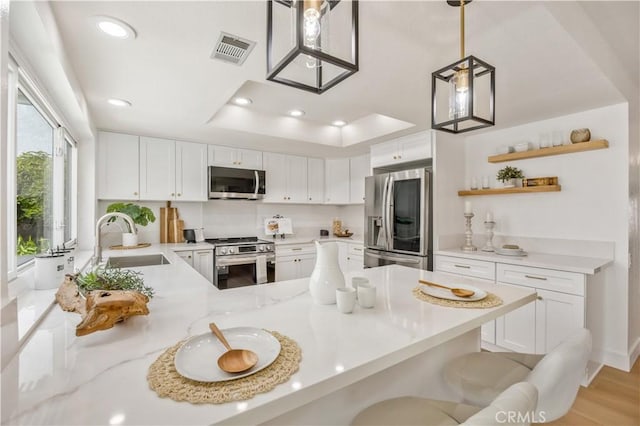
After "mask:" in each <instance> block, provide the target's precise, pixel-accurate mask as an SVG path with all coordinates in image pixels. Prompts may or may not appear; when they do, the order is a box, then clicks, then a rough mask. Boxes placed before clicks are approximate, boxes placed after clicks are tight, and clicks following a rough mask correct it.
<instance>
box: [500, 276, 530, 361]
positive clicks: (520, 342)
mask: <svg viewBox="0 0 640 426" xmlns="http://www.w3.org/2000/svg"><path fill="white" fill-rule="evenodd" d="M498 285H502V286H510V287H518V286H515V285H512V284H505V283H501V282H499V283H498ZM496 345H498V346H501V347H503V348H506V349H510V350H512V351H514V352H523V353H530V354H532V353H536V304H535V303H528V304H526V305H524V306H522V307H520V308H518V309H516V310H515V311H512V312H509V313H508V314H506V315H504V316H502V317H500V318H498V319H497V320H496Z"/></svg>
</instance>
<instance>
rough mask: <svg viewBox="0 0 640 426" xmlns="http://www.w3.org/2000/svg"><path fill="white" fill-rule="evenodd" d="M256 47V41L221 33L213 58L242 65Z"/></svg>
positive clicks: (212, 54)
mask: <svg viewBox="0 0 640 426" xmlns="http://www.w3.org/2000/svg"><path fill="white" fill-rule="evenodd" d="M255 45H256V42H255V41H251V40H246V39H243V38H240V37H237V36H234V35H233V34H228V33H223V32H221V33H220V37H219V38H218V43H216V48H215V49H214V50H213V53H211V58H212V59H220V60H221V61H224V62H230V63H232V64H236V65H242V64H243V63H244V61H245V60H246V59H247V56H249V53H251V51H252V50H253V47H254V46H255Z"/></svg>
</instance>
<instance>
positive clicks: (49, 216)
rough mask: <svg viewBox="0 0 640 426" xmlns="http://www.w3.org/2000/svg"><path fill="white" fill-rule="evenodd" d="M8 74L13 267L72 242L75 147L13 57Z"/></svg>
mask: <svg viewBox="0 0 640 426" xmlns="http://www.w3.org/2000/svg"><path fill="white" fill-rule="evenodd" d="M9 75H10V78H9V86H10V87H9V108H8V113H9V120H8V121H9V123H10V129H9V137H8V141H9V144H10V149H9V153H10V154H9V155H10V160H9V161H10V162H13V164H12V165H11V166H12V167H11V169H13V170H11V173H10V175H9V176H13V180H14V181H13V182H10V183H11V185H10V189H9V191H8V193H9V196H10V197H11V198H12V199H15V210H14V211H13V212H12V214H14V215H15V216H14V220H13V221H12V222H14V223H15V228H14V229H13V230H12V231H13V235H14V237H13V238H11V240H10V241H9V251H10V253H12V254H13V256H10V257H9V269H10V270H12V271H13V273H15V270H16V268H17V267H19V266H21V265H24V264H26V263H27V262H29V261H30V260H31V259H33V257H34V256H35V255H36V254H38V253H41V252H44V251H46V250H49V249H52V248H55V247H59V246H60V247H61V246H62V245H64V244H70V243H72V242H75V234H76V231H75V230H76V192H77V191H76V187H77V186H76V169H77V167H76V164H77V150H76V144H75V142H74V140H73V138H72V137H71V135H70V134H69V133H68V132H67V131H66V129H65V128H64V127H63V126H62V125H61V120H59V119H57V115H56V114H55V111H53V109H52V108H50V107H49V104H48V103H47V102H46V101H45V99H44V97H43V96H41V95H40V93H39V92H38V90H37V87H36V86H35V85H34V84H33V83H32V82H31V80H30V79H29V78H28V76H27V75H26V74H25V73H24V72H23V70H21V69H20V67H19V66H18V65H17V64H16V63H15V62H14V63H13V64H12V66H10V70H9ZM10 234H11V233H10ZM13 273H12V274H10V275H13Z"/></svg>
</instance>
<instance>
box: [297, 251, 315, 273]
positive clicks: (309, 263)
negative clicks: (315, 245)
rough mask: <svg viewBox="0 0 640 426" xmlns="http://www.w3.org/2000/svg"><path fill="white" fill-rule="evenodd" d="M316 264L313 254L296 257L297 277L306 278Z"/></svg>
mask: <svg viewBox="0 0 640 426" xmlns="http://www.w3.org/2000/svg"><path fill="white" fill-rule="evenodd" d="M315 266H316V257H315V255H306V256H300V257H299V258H298V276H297V278H308V277H310V276H311V273H312V272H313V268H314V267H315Z"/></svg>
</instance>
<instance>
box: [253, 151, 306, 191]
mask: <svg viewBox="0 0 640 426" xmlns="http://www.w3.org/2000/svg"><path fill="white" fill-rule="evenodd" d="M263 162H264V170H265V172H266V194H265V196H264V201H266V202H272V203H306V202H307V198H308V196H307V158H306V157H298V156H296V155H284V154H276V153H273V152H265V153H264V157H263Z"/></svg>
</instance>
